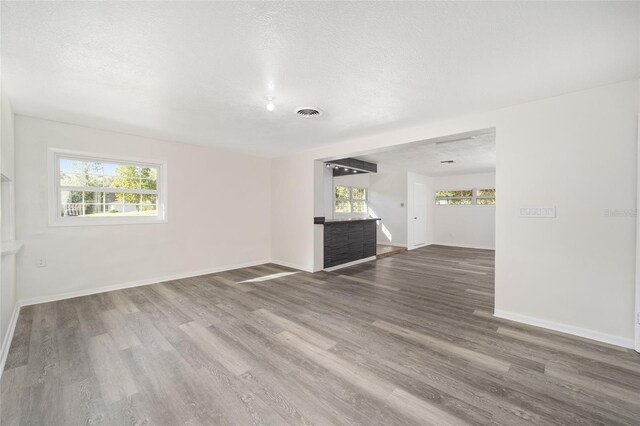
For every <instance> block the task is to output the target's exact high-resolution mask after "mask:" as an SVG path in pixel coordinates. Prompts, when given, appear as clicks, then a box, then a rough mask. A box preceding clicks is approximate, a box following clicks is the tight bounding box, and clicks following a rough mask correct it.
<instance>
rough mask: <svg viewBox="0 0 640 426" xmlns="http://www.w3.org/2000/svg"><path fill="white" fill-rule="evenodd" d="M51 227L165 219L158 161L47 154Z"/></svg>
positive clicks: (162, 165) (160, 220) (65, 153)
mask: <svg viewBox="0 0 640 426" xmlns="http://www.w3.org/2000/svg"><path fill="white" fill-rule="evenodd" d="M51 154H52V155H51V159H52V165H51V169H52V184H51V195H50V205H51V206H50V210H51V212H50V215H51V220H50V224H51V225H104V224H124V223H148V222H162V221H164V220H165V203H166V196H165V194H164V188H165V187H166V185H164V181H163V179H164V171H165V166H164V164H163V163H159V162H158V163H150V162H149V163H147V162H140V161H137V160H126V159H118V158H111V157H110V158H105V157H97V156H89V155H84V154H78V153H72V152H67V151H59V150H52V152H51Z"/></svg>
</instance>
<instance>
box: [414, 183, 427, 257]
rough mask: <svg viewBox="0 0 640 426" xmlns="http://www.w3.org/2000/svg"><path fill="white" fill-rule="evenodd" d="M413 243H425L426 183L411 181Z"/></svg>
mask: <svg viewBox="0 0 640 426" xmlns="http://www.w3.org/2000/svg"><path fill="white" fill-rule="evenodd" d="M411 217H412V219H411V220H412V221H413V227H412V228H413V245H414V247H415V246H419V245H422V244H426V243H427V185H425V184H424V183H419V182H414V183H413V210H412V215H411Z"/></svg>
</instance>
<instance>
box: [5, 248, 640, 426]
mask: <svg viewBox="0 0 640 426" xmlns="http://www.w3.org/2000/svg"><path fill="white" fill-rule="evenodd" d="M493 294H494V252H493V251H490V250H474V249H466V248H456V247H444V246H427V247H423V248H420V249H416V250H412V251H402V252H398V253H394V256H389V257H383V258H381V259H378V260H377V261H375V262H367V263H363V264H359V265H355V266H352V267H349V268H345V269H341V270H340V271H337V272H334V273H332V272H324V271H323V272H318V273H315V274H309V273H305V272H300V271H296V270H293V269H291V268H286V267H281V266H277V265H274V264H267V265H260V266H255V267H250V268H244V269H239V270H234V271H226V272H221V273H219V274H209V275H203V276H200V277H193V278H189V279H181V280H175V281H169V282H165V283H160V284H154V285H149V286H144V287H137V288H131V289H125V290H118V291H113V292H109V293H105V294H99V295H92V296H86V297H80V298H74V299H69V300H64V301H60V302H52V303H46V304H42V305H35V306H29V307H24V308H22V310H21V312H20V315H19V317H18V322H17V326H16V331H15V335H14V339H13V341H12V343H11V346H10V350H9V354H8V358H7V363H6V366H5V371H4V373H3V375H2V380H1V381H0V424H2V425H14V424H16V425H17V424H64V425H76V424H77V425H80V424H114V425H120V424H123V425H124V424H167V425H168V424H171V425H177V424H184V425H190V424H229V425H238V424H242V425H248V424H278V425H280V424H302V425H312V424H317V425H325V424H362V425H377V424H379V425H390V424H415V425H418V424H433V425H445V424H456V425H458V424H504V425H514V424H561V425H566V424H630V425H632V424H640V420H639V419H640V396H639V395H640V356H639V355H638V354H637V353H635V352H633V351H631V350H628V349H624V348H619V347H615V346H611V345H607V344H603V343H600V342H593V341H590V340H588V339H583V338H578V337H574V336H569V335H566V334H562V333H558V332H554V331H549V330H544V329H540V328H536V327H531V326H526V325H523V324H518V323H515V322H511V321H508V320H503V319H499V318H494V317H493V315H492V312H493Z"/></svg>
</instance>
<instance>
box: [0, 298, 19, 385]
mask: <svg viewBox="0 0 640 426" xmlns="http://www.w3.org/2000/svg"><path fill="white" fill-rule="evenodd" d="M20 307H21V305H20V302H16V304H15V305H14V306H13V313H12V314H11V321H10V322H9V327H8V328H7V334H5V336H4V340H3V341H2V348H0V377H2V372H3V371H4V365H5V363H6V362H7V356H8V355H9V348H10V347H11V341H12V340H13V333H14V332H15V331H16V324H17V323H18V315H19V314H20Z"/></svg>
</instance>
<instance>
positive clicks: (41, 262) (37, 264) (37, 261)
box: [36, 257, 47, 268]
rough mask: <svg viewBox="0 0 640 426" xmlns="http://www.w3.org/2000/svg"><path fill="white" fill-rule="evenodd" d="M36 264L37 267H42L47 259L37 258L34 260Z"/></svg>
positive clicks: (45, 264)
mask: <svg viewBox="0 0 640 426" xmlns="http://www.w3.org/2000/svg"><path fill="white" fill-rule="evenodd" d="M36 266H37V267H38V268H44V267H45V266H47V261H46V260H45V259H44V258H43V257H41V258H39V259H38V260H36Z"/></svg>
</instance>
